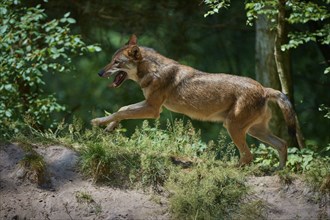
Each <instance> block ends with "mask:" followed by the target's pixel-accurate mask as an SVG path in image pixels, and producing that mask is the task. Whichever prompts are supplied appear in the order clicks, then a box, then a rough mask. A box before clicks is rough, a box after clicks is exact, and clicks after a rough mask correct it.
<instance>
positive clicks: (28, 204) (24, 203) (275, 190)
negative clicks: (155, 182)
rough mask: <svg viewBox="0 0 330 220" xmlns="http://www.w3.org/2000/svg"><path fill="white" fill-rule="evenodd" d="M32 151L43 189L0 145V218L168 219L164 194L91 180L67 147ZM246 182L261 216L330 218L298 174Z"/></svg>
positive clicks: (12, 148)
mask: <svg viewBox="0 0 330 220" xmlns="http://www.w3.org/2000/svg"><path fill="white" fill-rule="evenodd" d="M35 150H36V151H37V152H38V154H40V155H42V156H43V158H44V161H45V162H46V165H47V171H48V173H49V178H50V184H49V185H48V186H46V187H44V188H41V187H38V186H37V185H36V184H35V183H32V182H31V181H29V180H28V178H26V172H25V171H24V170H23V169H22V168H21V166H19V161H20V160H21V159H22V158H23V157H24V154H25V153H24V151H23V150H22V149H21V148H20V147H19V146H18V145H16V144H7V145H0V219H63V220H64V219H68V220H71V219H113V220H114V219H117V220H119V219H171V215H170V212H169V210H168V203H167V198H166V197H165V196H159V195H157V196H155V195H153V194H152V193H148V192H144V191H138V190H125V189H118V188H117V189H115V188H111V187H109V186H106V185H97V184H94V183H93V182H92V180H91V179H86V178H85V177H84V176H83V175H82V174H80V173H79V172H78V171H77V168H76V164H77V161H78V155H77V153H75V151H73V150H71V149H68V148H66V147H63V146H56V145H54V146H49V147H38V148H36V149H35ZM247 184H248V185H249V186H250V187H251V196H252V197H253V198H254V199H260V200H261V201H263V202H264V203H265V204H266V206H265V209H266V210H265V216H264V217H263V218H266V219H329V216H330V204H329V203H330V202H329V200H327V201H320V200H319V199H317V198H318V195H317V193H314V192H313V191H312V190H310V189H309V188H308V187H306V186H305V184H304V183H303V182H302V181H301V180H300V179H299V178H296V179H295V180H294V181H293V182H292V183H291V184H289V185H285V184H284V185H283V184H282V183H280V180H279V178H278V176H276V175H273V176H262V177H254V176H251V177H249V178H248V181H247ZM327 199H329V198H327Z"/></svg>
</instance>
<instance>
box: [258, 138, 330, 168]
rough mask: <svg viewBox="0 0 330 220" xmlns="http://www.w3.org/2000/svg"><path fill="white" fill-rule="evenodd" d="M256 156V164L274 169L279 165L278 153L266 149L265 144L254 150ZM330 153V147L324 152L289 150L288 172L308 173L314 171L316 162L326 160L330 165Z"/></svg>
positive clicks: (269, 148) (306, 149)
mask: <svg viewBox="0 0 330 220" xmlns="http://www.w3.org/2000/svg"><path fill="white" fill-rule="evenodd" d="M252 152H253V154H254V162H255V163H256V164H259V165H261V166H269V167H273V166H276V165H277V164H278V162H277V161H278V153H277V151H275V150H274V149H273V148H271V147H266V146H265V145H264V144H260V145H259V146H258V147H257V148H254V149H252ZM329 153H330V147H329V146H328V147H326V148H325V149H324V150H323V151H320V152H318V153H317V152H315V151H313V150H311V149H309V148H304V149H301V150H299V149H297V148H294V147H293V148H291V147H290V148H289V149H288V160H287V168H286V169H288V170H291V171H294V172H301V173H302V172H306V171H308V170H310V169H312V166H313V163H314V161H319V160H325V161H328V163H330V157H329V156H326V155H329Z"/></svg>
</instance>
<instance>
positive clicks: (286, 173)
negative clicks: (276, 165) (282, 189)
mask: <svg viewBox="0 0 330 220" xmlns="http://www.w3.org/2000/svg"><path fill="white" fill-rule="evenodd" d="M277 175H278V177H279V178H280V182H281V183H282V184H285V185H290V184H291V183H292V182H293V181H294V179H295V177H294V176H293V174H292V171H290V170H288V169H284V170H280V171H277Z"/></svg>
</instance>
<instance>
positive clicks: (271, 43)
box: [255, 15, 288, 138]
mask: <svg viewBox="0 0 330 220" xmlns="http://www.w3.org/2000/svg"><path fill="white" fill-rule="evenodd" d="M273 27H274V23H271V21H270V20H269V19H268V18H267V16H265V15H259V16H258V18H257V19H256V66H255V71H256V79H257V81H259V82H260V83H261V84H263V85H264V86H265V87H271V88H274V89H277V90H281V84H280V81H279V77H278V74H277V67H276V63H275V57H274V48H275V36H276V30H274V28H273ZM269 106H270V108H271V110H272V120H271V122H270V127H271V130H272V131H273V133H274V134H275V135H277V136H280V137H284V138H287V137H288V135H287V129H286V127H287V126H286V124H285V122H284V118H283V115H282V112H281V110H280V109H279V107H278V106H277V105H276V104H275V103H271V102H270V103H269Z"/></svg>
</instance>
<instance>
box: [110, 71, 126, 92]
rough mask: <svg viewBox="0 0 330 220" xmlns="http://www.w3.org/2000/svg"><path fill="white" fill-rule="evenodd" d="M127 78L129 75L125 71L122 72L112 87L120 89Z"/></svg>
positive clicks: (117, 75)
mask: <svg viewBox="0 0 330 220" xmlns="http://www.w3.org/2000/svg"><path fill="white" fill-rule="evenodd" d="M126 77H127V73H126V72H124V71H120V72H119V73H117V74H116V76H115V79H114V80H113V82H112V87H114V88H117V87H119V86H120V85H121V84H122V83H123V82H124V81H125V79H126Z"/></svg>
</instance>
